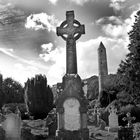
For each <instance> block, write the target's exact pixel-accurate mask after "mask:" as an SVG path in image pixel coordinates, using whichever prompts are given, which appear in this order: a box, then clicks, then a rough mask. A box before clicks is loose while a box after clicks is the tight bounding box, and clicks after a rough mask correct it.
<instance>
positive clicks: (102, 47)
mask: <svg viewBox="0 0 140 140" xmlns="http://www.w3.org/2000/svg"><path fill="white" fill-rule="evenodd" d="M98 49H105V46H104V44H103V43H102V41H101V42H100V45H99V48H98Z"/></svg>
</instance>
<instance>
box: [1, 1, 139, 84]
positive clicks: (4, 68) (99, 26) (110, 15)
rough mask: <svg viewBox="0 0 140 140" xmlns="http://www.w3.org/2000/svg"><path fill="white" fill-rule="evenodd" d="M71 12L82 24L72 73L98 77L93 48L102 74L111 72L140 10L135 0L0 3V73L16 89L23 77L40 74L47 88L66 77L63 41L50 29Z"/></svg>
mask: <svg viewBox="0 0 140 140" xmlns="http://www.w3.org/2000/svg"><path fill="white" fill-rule="evenodd" d="M70 10H74V13H75V19H76V20H78V21H79V22H80V23H81V24H84V25H85V34H84V35H82V36H81V38H80V39H79V40H77V42H76V48H77V63H78V74H79V75H80V77H81V78H82V79H85V78H89V77H91V76H93V75H98V54H97V49H98V47H99V44H100V42H101V41H102V42H103V44H104V46H105V47H106V51H107V61H108V71H109V73H112V74H114V73H116V72H117V68H118V67H119V64H120V62H121V60H124V59H125V56H126V54H127V53H128V52H129V51H128V49H127V46H128V44H129V37H128V32H129V31H131V29H132V25H133V23H134V21H135V18H134V16H135V14H136V12H137V11H138V10H140V1H139V0H0V73H1V74H2V75H3V76H4V78H6V77H12V78H13V79H15V80H17V81H19V82H20V83H21V84H22V85H24V83H25V82H26V81H27V78H31V77H34V76H35V75H36V74H45V75H46V77H47V79H48V84H49V85H53V84H56V83H57V82H61V81H62V77H63V76H64V74H65V73H66V42H65V41H64V40H63V39H62V38H61V37H60V36H59V37H58V36H57V35H56V27H58V26H60V24H61V23H62V22H63V21H64V20H65V19H66V11H70Z"/></svg>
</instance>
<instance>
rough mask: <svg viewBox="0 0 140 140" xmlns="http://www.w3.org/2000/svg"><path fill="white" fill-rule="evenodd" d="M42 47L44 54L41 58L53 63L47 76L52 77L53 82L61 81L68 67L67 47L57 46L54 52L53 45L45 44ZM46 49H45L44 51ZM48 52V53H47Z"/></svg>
mask: <svg viewBox="0 0 140 140" xmlns="http://www.w3.org/2000/svg"><path fill="white" fill-rule="evenodd" d="M43 46H45V47H42V53H41V54H40V55H39V57H40V58H41V59H42V60H44V61H45V62H49V61H51V62H53V64H52V65H51V66H49V70H48V72H47V75H48V76H49V77H50V78H49V79H51V80H52V81H53V80H54V79H59V80H58V81H60V80H61V78H62V76H63V75H64V73H65V66H66V54H65V52H66V51H65V49H66V48H65V47H59V46H57V47H56V48H55V49H54V50H52V47H53V46H52V43H49V44H44V45H43ZM48 47H49V49H50V50H49V53H48ZM44 48H45V49H44ZM46 50H47V51H46Z"/></svg>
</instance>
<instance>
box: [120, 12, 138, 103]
mask: <svg viewBox="0 0 140 140" xmlns="http://www.w3.org/2000/svg"><path fill="white" fill-rule="evenodd" d="M128 35H129V40H130V44H129V45H128V49H129V51H130V52H129V53H128V54H127V56H126V59H125V60H124V61H122V62H121V64H120V66H119V69H118V74H121V75H122V77H123V80H124V84H125V91H124V92H126V93H128V94H130V95H131V96H132V98H133V101H134V102H135V103H138V102H139V101H140V11H138V12H137V14H136V16H135V22H134V25H133V26H132V30H131V31H130V32H129V33H128Z"/></svg>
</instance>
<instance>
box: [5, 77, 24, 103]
mask: <svg viewBox="0 0 140 140" xmlns="http://www.w3.org/2000/svg"><path fill="white" fill-rule="evenodd" d="M2 91H3V93H4V103H23V102H24V89H23V87H22V86H21V84H20V83H19V82H17V81H15V80H13V79H12V78H6V79H4V81H3V83H2Z"/></svg>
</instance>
